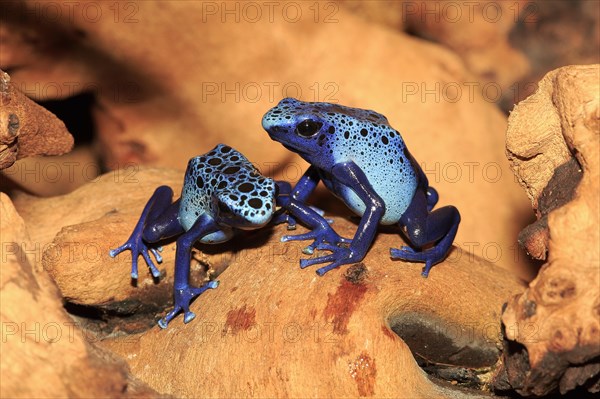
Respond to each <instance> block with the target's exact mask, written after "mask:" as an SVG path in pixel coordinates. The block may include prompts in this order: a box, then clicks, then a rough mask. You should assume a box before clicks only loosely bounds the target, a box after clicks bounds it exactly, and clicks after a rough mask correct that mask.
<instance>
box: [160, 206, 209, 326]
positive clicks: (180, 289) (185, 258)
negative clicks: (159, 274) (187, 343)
mask: <svg viewBox="0 0 600 399" xmlns="http://www.w3.org/2000/svg"><path fill="white" fill-rule="evenodd" d="M219 230H220V228H219V226H218V225H217V223H216V222H215V221H214V219H213V218H211V217H210V216H208V215H207V214H203V215H201V216H200V217H199V218H198V220H197V221H196V222H195V223H194V225H193V226H192V228H191V229H190V230H188V231H187V232H185V233H184V234H182V235H181V236H179V238H178V239H177V251H176V253H175V284H174V286H173V297H174V302H175V306H174V308H173V310H172V311H170V312H169V313H167V315H166V316H165V317H164V318H162V319H160V320H159V321H158V325H159V326H160V327H161V328H167V325H168V324H169V322H170V321H171V320H172V319H173V318H174V317H175V316H176V315H177V314H178V313H179V312H180V311H183V313H184V316H183V322H184V323H189V322H190V321H192V320H193V319H194V317H196V315H195V314H194V313H193V312H191V311H190V302H191V301H192V299H193V298H194V297H197V296H198V295H200V294H202V293H203V292H204V291H206V290H207V289H209V288H217V286H218V285H219V283H218V282H217V281H210V282H208V283H206V284H204V285H203V286H202V287H192V286H190V259H191V250H192V246H193V245H194V243H195V242H196V241H198V240H200V239H201V238H202V237H204V236H206V235H209V234H212V233H215V232H217V231H219Z"/></svg>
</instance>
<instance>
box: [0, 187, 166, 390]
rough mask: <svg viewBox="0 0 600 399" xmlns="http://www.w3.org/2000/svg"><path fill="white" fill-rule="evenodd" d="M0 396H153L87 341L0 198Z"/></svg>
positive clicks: (20, 223)
mask: <svg viewBox="0 0 600 399" xmlns="http://www.w3.org/2000/svg"><path fill="white" fill-rule="evenodd" d="M0 213H1V215H2V217H1V218H0V228H1V231H2V249H1V255H2V273H1V274H0V287H1V288H2V289H1V290H0V307H1V310H0V323H1V325H2V342H1V343H0V346H1V348H0V351H1V352H2V357H1V361H0V373H1V375H2V384H0V396H2V397H3V398H9V397H10V398H33V397H36V398H40V397H52V398H54V397H115V398H117V397H119V398H121V397H123V398H127V397H142V396H143V397H159V395H158V394H157V393H156V392H154V391H153V390H151V389H150V388H148V386H147V385H145V384H144V383H142V382H140V381H137V380H135V379H132V378H130V377H129V375H128V369H127V366H126V364H125V363H124V362H123V361H122V360H120V359H118V358H117V357H115V356H114V355H112V354H110V353H109V352H107V351H105V350H102V349H100V348H98V347H95V346H94V345H93V344H91V343H89V342H88V338H89V336H88V335H86V333H84V332H83V331H82V330H81V329H80V328H79V325H78V324H77V323H76V322H75V321H74V320H73V319H71V318H70V317H69V315H68V314H67V313H66V312H65V310H64V309H63V307H62V298H61V297H60V293H59V291H58V290H57V288H56V286H55V285H54V283H53V282H52V280H51V279H50V278H49V277H48V276H47V275H46V274H45V273H43V272H41V271H40V270H36V261H39V258H38V257H37V256H36V255H39V253H37V252H36V250H35V245H34V244H33V243H32V242H31V240H30V238H29V236H28V234H27V230H26V228H25V225H24V223H23V219H21V217H20V216H19V215H18V214H17V212H16V210H15V208H14V206H13V205H12V203H11V201H10V200H9V199H8V197H7V196H6V195H4V194H0Z"/></svg>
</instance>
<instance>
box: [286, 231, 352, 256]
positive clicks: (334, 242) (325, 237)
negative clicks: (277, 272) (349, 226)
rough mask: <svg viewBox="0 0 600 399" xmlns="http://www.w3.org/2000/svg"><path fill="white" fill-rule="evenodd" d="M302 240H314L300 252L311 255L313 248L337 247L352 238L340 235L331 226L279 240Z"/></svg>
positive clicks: (347, 242) (349, 241) (350, 241)
mask: <svg viewBox="0 0 600 399" xmlns="http://www.w3.org/2000/svg"><path fill="white" fill-rule="evenodd" d="M304 240H314V241H313V243H312V244H310V245H308V246H307V247H305V248H303V249H302V253H304V254H306V255H312V254H313V253H314V252H315V249H330V247H335V248H338V245H339V244H350V243H352V240H349V239H347V238H343V237H340V236H339V235H338V233H336V232H335V231H333V229H331V228H326V229H322V228H317V229H314V230H312V231H309V232H308V233H304V234H297V235H293V236H289V235H286V236H283V237H281V242H288V241H304Z"/></svg>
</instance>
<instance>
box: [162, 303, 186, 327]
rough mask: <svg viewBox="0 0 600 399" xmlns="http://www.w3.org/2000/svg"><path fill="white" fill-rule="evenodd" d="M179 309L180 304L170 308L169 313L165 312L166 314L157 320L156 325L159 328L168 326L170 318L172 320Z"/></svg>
mask: <svg viewBox="0 0 600 399" xmlns="http://www.w3.org/2000/svg"><path fill="white" fill-rule="evenodd" d="M180 311H181V306H175V308H174V309H173V310H171V311H170V312H169V313H167V315H166V316H165V317H163V318H162V319H160V320H159V321H158V325H159V327H160V328H162V329H163V330H164V329H165V328H167V327H168V325H169V322H170V321H171V320H173V318H174V317H175V316H177V313H179V312H180Z"/></svg>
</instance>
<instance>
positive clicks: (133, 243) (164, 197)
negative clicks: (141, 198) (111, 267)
mask: <svg viewBox="0 0 600 399" xmlns="http://www.w3.org/2000/svg"><path fill="white" fill-rule="evenodd" d="M172 198H173V190H172V189H171V188H170V187H168V186H160V187H158V188H157V189H156V190H155V191H154V194H152V197H150V199H149V200H148V202H147V203H146V206H145V207H144V210H143V211H142V215H141V216H140V219H139V220H138V223H137V225H136V226H135V228H134V229H133V232H132V233H131V236H130V237H129V238H128V239H127V241H126V242H125V244H123V245H121V246H119V247H117V248H115V249H112V250H110V252H109V255H110V256H111V257H115V256H117V255H118V254H119V253H121V252H123V251H125V250H128V249H129V250H131V252H132V258H131V277H132V278H133V279H137V278H138V256H139V255H142V256H143V258H144V260H145V261H146V263H147V264H148V267H150V270H151V272H152V275H153V276H154V277H158V276H159V275H160V272H159V271H158V269H157V268H156V266H155V265H154V262H153V261H152V259H151V258H150V255H149V253H148V251H150V252H152V253H153V254H154V256H155V258H156V261H157V262H158V263H160V262H162V257H161V256H160V253H159V250H160V248H156V249H155V248H149V247H148V245H147V243H154V242H157V241H159V240H161V239H163V238H167V237H172V236H174V235H176V234H181V233H182V232H183V228H182V227H181V225H180V224H179V221H178V220H177V213H178V209H179V201H177V202H175V203H174V204H171V200H172Z"/></svg>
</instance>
